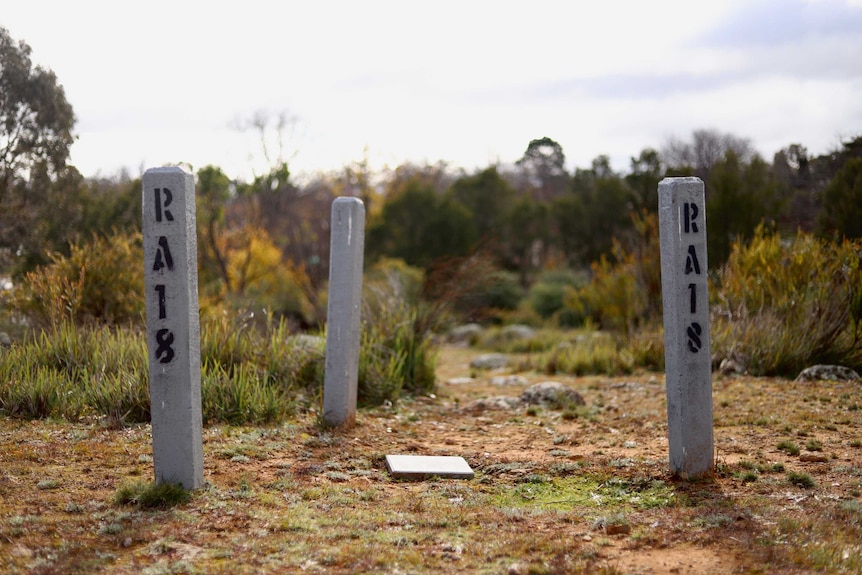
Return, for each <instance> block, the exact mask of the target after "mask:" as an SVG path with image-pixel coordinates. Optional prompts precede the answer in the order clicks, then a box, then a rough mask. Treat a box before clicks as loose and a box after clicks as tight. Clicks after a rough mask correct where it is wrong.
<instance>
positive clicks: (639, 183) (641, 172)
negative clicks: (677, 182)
mask: <svg viewBox="0 0 862 575" xmlns="http://www.w3.org/2000/svg"><path fill="white" fill-rule="evenodd" d="M661 177H662V167H661V159H660V158H659V155H658V152H657V151H656V150H654V149H652V148H645V149H643V150H641V153H640V156H638V157H637V158H632V159H631V173H629V174H628V175H627V176H626V177H625V180H626V183H627V184H628V185H629V188H631V190H632V199H633V203H634V207H635V211H636V212H638V213H641V212H643V211H644V210H646V211H648V212H650V213H658V183H659V180H661Z"/></svg>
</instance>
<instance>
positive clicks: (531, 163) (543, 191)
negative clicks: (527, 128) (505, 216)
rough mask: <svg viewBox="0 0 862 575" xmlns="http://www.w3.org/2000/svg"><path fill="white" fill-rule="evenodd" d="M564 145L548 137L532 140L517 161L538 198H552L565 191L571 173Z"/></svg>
mask: <svg viewBox="0 0 862 575" xmlns="http://www.w3.org/2000/svg"><path fill="white" fill-rule="evenodd" d="M565 163H566V155H565V154H564V153H563V147H562V146H561V145H560V144H558V143H557V142H555V141H554V140H552V139H551V138H548V137H547V136H546V137H544V138H540V139H537V140H531V141H530V143H529V145H528V146H527V149H526V151H525V152H524V155H523V157H521V159H520V160H518V161H517V162H515V165H517V166H518V167H519V168H521V170H523V173H524V176H525V177H526V180H527V182H528V184H529V186H530V187H531V188H533V190H534V193H535V195H536V197H537V199H539V200H542V201H547V200H550V199H551V198H555V197H557V196H559V195H561V194H562V193H563V192H565V189H566V183H567V181H568V179H569V174H568V172H566V167H565Z"/></svg>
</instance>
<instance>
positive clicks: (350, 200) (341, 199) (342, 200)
mask: <svg viewBox="0 0 862 575" xmlns="http://www.w3.org/2000/svg"><path fill="white" fill-rule="evenodd" d="M333 203H335V204H359V205H363V206H364V205H365V202H363V201H362V200H360V199H359V198H355V197H353V196H338V197H337V198H335V201H334V202H333Z"/></svg>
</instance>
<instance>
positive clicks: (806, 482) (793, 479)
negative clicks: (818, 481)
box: [787, 471, 815, 489]
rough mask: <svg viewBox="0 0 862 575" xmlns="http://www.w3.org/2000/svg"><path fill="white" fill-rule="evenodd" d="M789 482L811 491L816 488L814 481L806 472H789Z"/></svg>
mask: <svg viewBox="0 0 862 575" xmlns="http://www.w3.org/2000/svg"><path fill="white" fill-rule="evenodd" d="M787 481H788V482H790V483H792V484H793V485H796V486H797V487H802V488H804V489H810V488H812V487H814V485H815V483H814V479H812V478H811V476H810V475H808V474H807V473H805V472H802V471H788V472H787Z"/></svg>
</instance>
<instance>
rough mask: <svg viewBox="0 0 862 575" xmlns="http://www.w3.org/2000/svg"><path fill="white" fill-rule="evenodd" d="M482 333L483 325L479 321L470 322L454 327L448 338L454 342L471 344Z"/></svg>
mask: <svg viewBox="0 0 862 575" xmlns="http://www.w3.org/2000/svg"><path fill="white" fill-rule="evenodd" d="M480 335H482V326H481V325H479V324H478V323H468V324H464V325H459V326H456V327H453V328H452V329H450V330H449V333H448V334H447V335H446V340H447V341H448V342H449V343H454V344H466V345H469V344H471V343H473V342H474V341H476V340H477V339H478V338H479V336H480Z"/></svg>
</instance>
